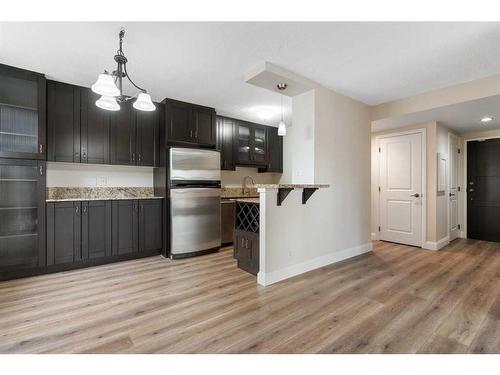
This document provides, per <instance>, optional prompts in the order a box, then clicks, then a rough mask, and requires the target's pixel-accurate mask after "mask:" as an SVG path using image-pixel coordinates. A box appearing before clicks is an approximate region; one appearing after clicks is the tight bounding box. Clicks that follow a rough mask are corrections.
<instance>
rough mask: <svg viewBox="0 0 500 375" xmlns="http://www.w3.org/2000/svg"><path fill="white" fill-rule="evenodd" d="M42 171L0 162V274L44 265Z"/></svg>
mask: <svg viewBox="0 0 500 375" xmlns="http://www.w3.org/2000/svg"><path fill="white" fill-rule="evenodd" d="M44 168H45V163H44V162H42V161H29V160H7V159H2V160H0V272H8V271H13V270H18V269H25V268H33V267H38V266H43V265H45V171H44Z"/></svg>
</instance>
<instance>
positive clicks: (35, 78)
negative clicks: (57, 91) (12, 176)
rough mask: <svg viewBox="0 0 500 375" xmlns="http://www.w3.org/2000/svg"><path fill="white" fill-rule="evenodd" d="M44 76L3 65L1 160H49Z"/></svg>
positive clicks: (0, 72)
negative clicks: (46, 156)
mask: <svg viewBox="0 0 500 375" xmlns="http://www.w3.org/2000/svg"><path fill="white" fill-rule="evenodd" d="M45 90H46V82H45V78H44V76H43V75H40V74H37V73H33V72H28V71H24V70H21V69H17V68H12V67H8V66H5V65H0V157H3V158H16V159H45V138H46V136H45V116H46V114H45V113H46V111H45V107H46V103H45V102H46V99H45V98H46V93H45Z"/></svg>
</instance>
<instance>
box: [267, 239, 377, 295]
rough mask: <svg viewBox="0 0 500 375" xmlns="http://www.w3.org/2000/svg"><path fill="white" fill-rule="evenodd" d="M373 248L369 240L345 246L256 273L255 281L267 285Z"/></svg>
mask: <svg viewBox="0 0 500 375" xmlns="http://www.w3.org/2000/svg"><path fill="white" fill-rule="evenodd" d="M372 250H373V245H372V243H371V242H367V243H364V244H362V245H359V246H355V247H351V248H347V249H344V250H340V251H335V252H333V253H331V254H327V255H323V256H320V257H317V258H314V259H310V260H308V261H305V262H302V263H298V264H294V265H292V266H289V267H285V268H282V269H279V270H276V271H272V272H268V273H264V272H259V273H258V275H257V283H258V284H260V285H263V286H268V285H271V284H274V283H277V282H278V281H282V280H285V279H288V278H290V277H293V276H297V275H300V274H302V273H305V272H309V271H312V270H315V269H317V268H320V267H324V266H327V265H329V264H332V263H337V262H340V261H341V260H345V259H348V258H352V257H355V256H358V255H361V254H365V253H368V252H370V251H372Z"/></svg>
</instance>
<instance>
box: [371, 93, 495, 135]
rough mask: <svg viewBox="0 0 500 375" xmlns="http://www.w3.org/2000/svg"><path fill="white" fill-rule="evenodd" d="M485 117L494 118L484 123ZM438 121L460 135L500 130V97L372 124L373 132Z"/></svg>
mask: <svg viewBox="0 0 500 375" xmlns="http://www.w3.org/2000/svg"><path fill="white" fill-rule="evenodd" d="M484 117H492V120H491V121H489V122H482V121H481V119H482V118H484ZM429 121H437V122H440V123H442V124H443V125H444V126H446V127H448V128H450V129H452V130H455V131H456V132H458V133H468V132H475V131H484V130H492V129H498V128H500V95H496V96H490V97H487V98H483V99H478V100H472V101H469V102H464V103H459V104H453V105H449V106H444V107H439V108H434V109H431V110H428V111H421V112H416V113H411V114H407V115H403V116H397V117H391V118H386V119H382V120H377V121H373V122H372V132H379V131H384V130H389V129H396V128H399V127H402V126H405V125H412V124H418V123H423V122H429Z"/></svg>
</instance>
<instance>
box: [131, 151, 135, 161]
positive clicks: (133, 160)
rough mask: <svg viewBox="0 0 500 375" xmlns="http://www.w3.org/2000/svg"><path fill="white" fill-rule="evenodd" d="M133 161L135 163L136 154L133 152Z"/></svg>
mask: <svg viewBox="0 0 500 375" xmlns="http://www.w3.org/2000/svg"><path fill="white" fill-rule="evenodd" d="M132 161H135V152H132Z"/></svg>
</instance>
